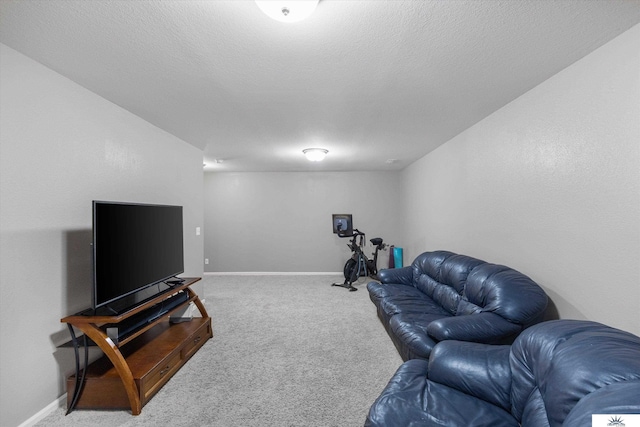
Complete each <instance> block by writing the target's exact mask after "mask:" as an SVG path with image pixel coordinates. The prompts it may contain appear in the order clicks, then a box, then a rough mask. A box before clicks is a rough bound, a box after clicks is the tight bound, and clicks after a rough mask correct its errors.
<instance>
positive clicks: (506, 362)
mask: <svg viewBox="0 0 640 427" xmlns="http://www.w3.org/2000/svg"><path fill="white" fill-rule="evenodd" d="M592 414H610V415H611V419H612V420H614V419H615V418H613V417H614V416H615V417H617V419H622V422H624V419H625V415H624V414H640V337H637V336H635V335H633V334H630V333H628V332H623V331H620V330H618V329H614V328H611V327H608V326H605V325H602V324H600V323H595V322H588V321H577V320H554V321H548V322H543V323H540V324H538V325H535V326H532V327H530V328H528V329H527V330H526V331H524V332H523V333H522V334H520V336H519V337H518V338H517V339H516V340H515V342H514V343H513V345H511V346H509V345H487V344H478V343H471V342H463V341H443V342H440V343H438V344H437V345H436V346H435V348H434V349H433V352H432V353H431V357H430V358H429V360H428V361H427V360H423V359H414V360H409V361H407V362H405V363H404V364H403V365H401V366H400V368H399V369H398V371H397V372H396V374H395V375H394V376H393V378H392V379H391V381H390V382H389V384H388V385H387V387H386V388H385V389H384V391H383V392H382V394H381V395H380V396H379V397H378V399H377V400H376V401H375V403H374V404H373V406H372V407H371V409H370V411H369V415H368V417H367V419H366V422H365V426H366V427H382V426H385V427H403V426H423V427H429V426H448V427H476V426H507V427H508V426H514V427H516V426H523V427H549V426H554V427H555V426H563V427H585V426H591V425H592V424H591V415H592ZM608 425H623V424H608ZM634 425H635V424H634Z"/></svg>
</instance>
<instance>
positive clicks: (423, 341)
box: [389, 313, 442, 359]
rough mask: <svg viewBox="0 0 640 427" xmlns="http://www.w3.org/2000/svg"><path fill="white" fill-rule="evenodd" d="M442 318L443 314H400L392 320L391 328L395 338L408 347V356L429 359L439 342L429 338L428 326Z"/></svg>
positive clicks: (390, 322)
mask: <svg viewBox="0 0 640 427" xmlns="http://www.w3.org/2000/svg"><path fill="white" fill-rule="evenodd" d="M441 318H442V315H441V314H428V313H400V314H396V315H395V316H393V317H392V318H391V320H390V321H389V328H390V329H391V333H392V334H393V336H395V337H397V339H398V340H400V342H401V343H403V346H404V347H406V350H408V353H407V355H409V354H410V355H411V356H412V357H411V358H416V357H417V358H421V359H428V358H429V354H431V350H432V349H433V346H435V345H436V342H437V341H435V340H434V339H433V338H431V337H430V336H429V334H428V333H427V326H429V324H430V323H431V322H433V321H434V320H438V319H441Z"/></svg>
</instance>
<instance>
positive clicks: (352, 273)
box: [331, 228, 387, 292]
mask: <svg viewBox="0 0 640 427" xmlns="http://www.w3.org/2000/svg"><path fill="white" fill-rule="evenodd" d="M338 231H340V230H338ZM337 234H338V237H351V242H350V243H347V246H348V247H349V249H351V251H352V252H353V254H352V255H351V258H349V259H348V260H347V262H346V263H345V264H344V269H343V272H344V283H334V284H332V285H331V286H340V287H343V288H347V289H349V291H351V292H353V291H357V290H358V289H357V288H354V287H353V283H354V282H355V281H356V280H358V279H359V278H360V277H361V276H369V277H371V278H372V279H375V280H377V279H378V251H379V250H381V249H384V248H385V247H386V246H387V245H386V244H385V243H383V242H382V239H381V238H380V237H375V238H373V239H371V240H369V241H370V242H371V244H372V245H374V246H375V247H376V250H375V252H374V253H373V254H372V255H373V259H369V258H367V256H366V255H365V254H364V252H363V251H362V248H363V243H364V240H365V234H364V233H363V232H361V231H360V230H358V229H357V228H354V229H353V233H352V234H342V233H340V232H338V233H337ZM358 238H359V239H358ZM356 240H358V241H356Z"/></svg>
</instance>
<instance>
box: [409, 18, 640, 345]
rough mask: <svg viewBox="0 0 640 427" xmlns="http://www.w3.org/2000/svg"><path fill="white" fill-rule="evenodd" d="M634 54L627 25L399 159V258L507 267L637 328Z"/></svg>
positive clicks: (555, 294) (572, 304) (574, 305)
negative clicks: (445, 252) (443, 138)
mask: <svg viewBox="0 0 640 427" xmlns="http://www.w3.org/2000/svg"><path fill="white" fill-rule="evenodd" d="M639 52H640V26H636V27H635V28H633V29H631V30H630V31H628V32H627V33H625V34H623V35H621V36H620V37H618V38H617V39H615V40H613V41H611V42H610V43H608V44H606V45H604V46H603V47H602V48H600V49H598V50H596V51H595V52H593V53H592V54H590V55H588V56H587V57H585V58H583V59H582V60H580V61H578V62H576V63H575V64H573V65H572V66H571V67H568V68H567V69H565V70H564V71H562V72H561V73H559V74H557V75H555V76H554V77H552V78H550V79H549V80H547V81H546V82H544V83H543V84H541V85H539V86H538V87H536V88H534V89H533V90H531V91H530V92H528V93H526V94H524V95H523V96H521V97H520V98H518V99H516V100H515V101H513V102H512V103H510V104H509V105H507V106H505V107H504V108H502V109H501V110H499V111H497V112H496V113H495V114H493V115H491V116H490V117H488V118H486V119H485V120H483V121H481V122H480V123H478V124H476V125H475V126H473V127H472V128H470V129H468V130H467V131H465V132H463V133H462V134H460V135H458V136H456V137H455V138H453V139H452V140H451V141H449V142H448V143H447V144H445V145H443V146H441V147H440V148H439V149H437V150H435V151H434V152H432V153H431V154H429V155H427V156H426V157H424V158H422V159H420V160H419V161H417V162H416V163H414V164H413V165H411V166H410V167H409V168H407V169H405V171H404V172H403V177H402V179H403V183H402V188H403V191H404V209H403V213H404V217H403V218H404V219H405V222H404V224H405V230H404V236H405V243H404V245H405V247H406V248H407V249H406V250H408V252H409V253H408V256H409V257H410V258H411V257H415V256H416V255H417V254H419V253H420V252H422V251H424V250H434V249H449V250H452V251H454V252H458V253H463V254H467V255H471V256H475V257H478V258H481V259H485V260H486V261H489V262H495V263H501V264H506V265H509V266H511V267H513V268H516V269H518V270H520V271H522V272H523V273H525V274H527V275H529V276H531V277H532V278H533V279H534V280H536V281H537V282H538V283H540V284H541V285H542V286H543V287H544V288H545V290H546V291H547V292H548V293H549V295H550V296H551V298H552V299H553V302H554V304H555V306H556V309H557V311H558V313H559V314H560V316H561V317H562V318H580V319H584V318H586V319H591V320H596V321H600V322H603V323H606V324H609V325H612V326H616V327H619V328H622V329H625V330H628V331H631V332H633V333H635V334H640V310H638V306H639V303H640V120H639V118H640V103H639V100H640V82H639V76H640V73H639V70H640V55H639ZM416 194H422V196H421V197H416V196H415V195H416Z"/></svg>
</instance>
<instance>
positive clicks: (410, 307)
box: [380, 288, 452, 319]
mask: <svg viewBox="0 0 640 427" xmlns="http://www.w3.org/2000/svg"><path fill="white" fill-rule="evenodd" d="M414 292H415V294H414V295H410V294H405V295H390V296H388V297H386V298H383V299H382V301H381V302H380V307H381V308H382V311H384V312H385V314H386V315H387V316H388V318H389V319H391V317H392V316H395V315H396V314H401V313H418V314H430V315H437V316H439V317H450V316H451V315H452V314H451V313H449V312H448V311H447V310H445V309H444V308H442V306H441V305H439V304H438V303H437V302H435V301H434V300H432V299H431V298H429V297H428V296H426V295H425V294H423V293H422V292H420V291H419V290H417V289H415V288H414Z"/></svg>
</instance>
